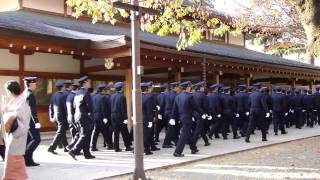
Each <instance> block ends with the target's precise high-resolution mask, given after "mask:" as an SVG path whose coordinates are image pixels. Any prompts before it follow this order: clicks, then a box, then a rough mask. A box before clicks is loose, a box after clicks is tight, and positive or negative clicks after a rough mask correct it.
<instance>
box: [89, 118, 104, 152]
mask: <svg viewBox="0 0 320 180" xmlns="http://www.w3.org/2000/svg"><path fill="white" fill-rule="evenodd" d="M97 121H98V120H95V121H94V128H93V133H92V138H91V148H97V141H98V137H99V133H100V132H101V129H102V128H101V124H99V123H98V122H97Z"/></svg>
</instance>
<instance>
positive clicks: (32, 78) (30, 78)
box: [23, 77, 38, 83]
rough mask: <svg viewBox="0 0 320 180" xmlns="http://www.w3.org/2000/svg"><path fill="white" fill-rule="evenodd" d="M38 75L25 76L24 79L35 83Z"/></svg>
mask: <svg viewBox="0 0 320 180" xmlns="http://www.w3.org/2000/svg"><path fill="white" fill-rule="evenodd" d="M37 79H38V78H37V77H24V78H23V80H24V81H26V82H28V83H35V82H37Z"/></svg>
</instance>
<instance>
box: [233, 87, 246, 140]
mask: <svg viewBox="0 0 320 180" xmlns="http://www.w3.org/2000/svg"><path fill="white" fill-rule="evenodd" d="M238 88H239V92H238V93H237V94H236V95H235V96H234V100H235V111H236V124H238V125H239V126H238V128H239V129H240V134H241V136H242V137H244V136H245V133H246V131H247V128H248V122H249V118H248V117H249V107H248V100H249V94H248V93H246V88H247V86H246V85H245V84H242V85H239V86H238Z"/></svg>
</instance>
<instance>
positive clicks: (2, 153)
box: [0, 145, 6, 160]
mask: <svg viewBox="0 0 320 180" xmlns="http://www.w3.org/2000/svg"><path fill="white" fill-rule="evenodd" d="M5 154H6V146H5V145H0V156H1V158H2V159H3V160H4V158H5Z"/></svg>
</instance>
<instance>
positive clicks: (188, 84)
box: [179, 81, 192, 88]
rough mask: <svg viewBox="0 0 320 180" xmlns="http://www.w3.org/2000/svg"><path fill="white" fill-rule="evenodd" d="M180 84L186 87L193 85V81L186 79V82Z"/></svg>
mask: <svg viewBox="0 0 320 180" xmlns="http://www.w3.org/2000/svg"><path fill="white" fill-rule="evenodd" d="M179 86H180V87H183V88H186V87H189V86H192V83H191V81H186V82H183V83H181V84H180V85H179Z"/></svg>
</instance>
